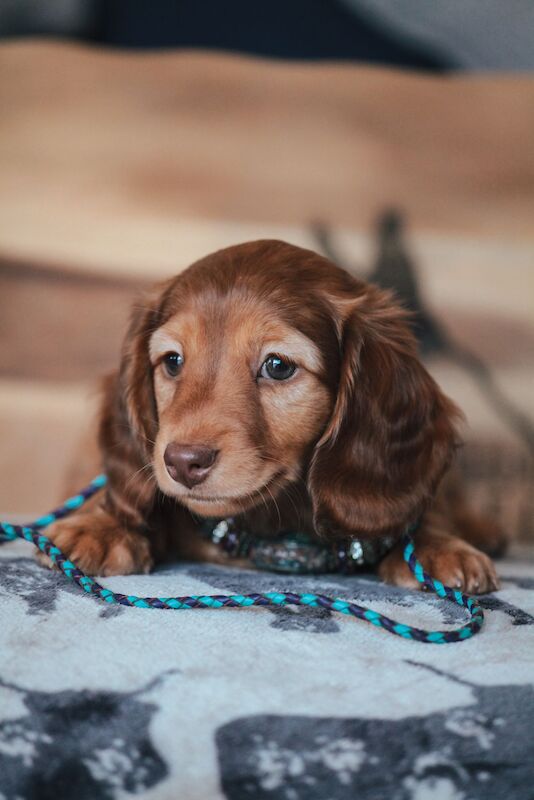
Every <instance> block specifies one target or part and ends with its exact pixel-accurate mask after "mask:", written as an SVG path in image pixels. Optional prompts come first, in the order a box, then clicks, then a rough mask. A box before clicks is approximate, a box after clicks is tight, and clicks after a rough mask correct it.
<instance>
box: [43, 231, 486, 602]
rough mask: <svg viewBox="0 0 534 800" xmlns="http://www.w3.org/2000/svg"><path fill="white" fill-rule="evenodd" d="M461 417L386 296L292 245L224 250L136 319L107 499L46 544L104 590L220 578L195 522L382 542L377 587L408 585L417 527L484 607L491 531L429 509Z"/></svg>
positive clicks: (107, 423) (451, 575) (156, 295)
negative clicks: (170, 572) (183, 575)
mask: <svg viewBox="0 0 534 800" xmlns="http://www.w3.org/2000/svg"><path fill="white" fill-rule="evenodd" d="M457 416H458V412H457V409H456V408H455V406H454V404H453V403H452V402H451V400H449V399H448V398H447V397H446V396H445V395H444V394H443V393H442V392H441V391H440V389H439V387H438V386H437V385H436V383H435V381H434V380H433V379H432V378H431V376H430V375H429V374H428V372H427V371H426V369H425V367H424V366H423V365H422V363H421V361H420V360H419V358H418V354H417V349H416V342H415V340H414V337H413V335H412V333H411V331H410V326H409V319H408V318H407V315H406V313H405V312H404V311H403V310H402V309H401V308H400V307H399V306H398V305H397V304H396V303H395V302H394V300H393V299H392V297H391V296H390V295H389V294H388V293H386V292H384V291H381V290H380V289H378V288H377V287H375V286H372V285H368V284H365V283H363V282H362V281H360V280H357V279H355V278H354V277H352V276H350V275H349V274H347V273H346V272H345V271H343V270H342V269H339V268H338V267H337V266H335V265H334V264H333V263H331V262H330V261H328V260H327V259H326V258H323V257H321V256H319V255H317V254H316V253H314V252H311V251H309V250H304V249H301V248H299V247H294V246H293V245H289V244H286V243H284V242H280V241H269V240H267V241H257V242H249V243H247V244H241V245H238V246H235V247H229V248H227V249H225V250H221V251H219V252H217V253H214V254H212V255H209V256H207V257H206V258H204V259H202V260H200V261H198V262H196V263H195V264H193V265H192V266H191V267H189V269H187V270H186V271H185V272H183V273H181V274H180V275H178V276H177V277H176V278H173V279H172V280H170V281H168V282H167V283H165V284H164V285H163V286H160V287H158V288H157V289H156V290H155V291H154V292H153V293H152V295H151V296H148V297H146V298H143V301H142V302H141V303H140V304H138V305H136V306H135V308H134V310H133V315H132V320H131V325H130V328H129V330H128V332H127V334H126V338H125V340H124V345H123V349H122V357H121V363H120V365H119V368H118V370H117V371H116V372H115V373H114V374H113V375H111V376H110V377H109V378H108V379H107V381H106V383H105V390H104V398H103V403H102V408H101V414H100V420H99V434H98V442H99V459H98V461H99V463H91V464H89V463H88V464H87V465H86V470H87V471H86V475H85V477H87V478H89V477H91V476H92V474H94V473H95V472H96V471H98V470H102V471H104V472H105V473H106V475H107V477H108V486H107V488H106V490H105V491H104V492H102V493H101V494H100V495H99V496H97V497H95V498H94V499H93V500H92V501H91V503H90V504H89V505H88V506H87V507H86V508H85V509H83V510H82V511H80V512H78V513H77V514H75V515H73V516H71V517H69V518H67V519H65V520H61V521H59V522H56V523H55V524H54V525H53V526H51V528H50V531H49V533H50V536H51V538H52V539H53V540H54V541H55V542H56V543H57V545H58V546H59V547H60V548H61V550H63V551H64V552H65V553H66V554H67V556H69V557H70V558H72V559H73V560H74V561H75V562H76V563H77V564H78V565H79V566H80V567H81V569H83V570H84V571H85V572H88V573H90V574H100V575H113V574H117V573H122V574H125V573H135V572H147V571H148V570H150V569H151V568H152V566H153V565H154V564H155V563H158V562H161V561H163V560H166V559H172V558H177V557H181V558H187V559H203V560H213V561H219V562H221V561H222V562H224V561H225V559H226V558H227V556H226V555H225V553H224V552H223V551H222V550H221V549H220V548H217V547H216V546H215V545H214V544H212V543H208V542H207V541H205V540H204V539H203V538H202V537H201V536H199V533H198V529H199V526H200V525H201V524H202V520H203V519H205V518H226V517H229V516H232V517H234V518H235V519H236V520H238V521H241V522H242V523H243V524H244V525H245V526H246V528H247V530H249V531H252V534H253V535H254V534H255V535H257V536H262V537H266V536H267V537H269V536H270V537H273V538H276V537H277V536H279V535H280V533H281V532H283V531H287V530H291V531H295V530H298V531H302V532H304V533H306V534H308V536H311V537H316V539H317V541H320V542H322V543H333V544H335V543H336V542H338V541H342V540H343V541H345V540H349V539H350V537H358V538H359V539H360V540H375V541H377V540H384V539H386V538H388V537H389V538H390V539H393V540H394V542H395V541H396V543H394V544H393V546H392V547H391V548H390V549H389V551H388V552H387V553H386V554H385V555H384V557H383V558H382V560H381V561H380V563H379V564H378V572H379V575H380V576H381V577H382V578H383V579H384V580H386V581H389V582H391V583H395V584H398V585H403V586H416V585H417V584H416V582H415V580H414V579H413V577H412V576H411V574H410V572H409V570H408V568H407V566H406V565H405V564H404V562H403V557H402V546H401V544H400V543H399V542H398V538H399V537H400V535H401V533H402V532H403V531H404V530H405V528H406V527H407V526H409V525H412V524H415V523H419V527H418V529H417V532H416V534H415V545H416V553H417V555H418V557H419V559H420V560H421V561H422V563H423V565H424V567H425V569H427V570H428V571H429V572H430V573H431V574H432V575H433V576H434V577H435V578H437V579H439V580H441V581H443V582H444V583H446V584H448V585H450V586H453V587H458V588H461V589H463V590H465V591H468V592H478V593H480V592H488V591H491V590H493V589H495V588H496V587H497V585H498V581H497V577H496V574H495V570H494V567H493V564H492V562H491V560H490V558H489V557H488V555H486V554H484V553H483V552H482V550H486V551H487V552H491V550H492V549H495V548H496V547H498V546H499V544H500V542H499V541H497V540H498V539H499V536H498V533H496V531H495V529H494V528H493V527H492V526H491V525H489V524H488V525H487V526H485V525H484V524H483V523H482V522H481V521H480V520H479V519H477V518H476V517H474V516H473V515H471V514H470V513H469V512H468V511H467V510H466V508H465V505H464V504H463V501H462V499H461V497H459V496H458V492H456V493H455V498H454V500H450V501H448V500H447V498H446V497H445V499H443V498H442V499H440V498H439V497H438V499H437V500H436V492H437V489H438V484H439V483H440V480H441V478H442V477H443V474H444V472H445V471H446V470H447V468H448V466H449V464H450V461H451V457H452V455H453V453H454V449H455V446H456V444H457V436H456V432H455V421H456V419H457ZM83 458H84V454H83V453H80V460H82V459H83ZM79 475H80V472H79V470H77V480H78V479H79ZM72 488H74V489H76V488H79V487H72ZM474 545H477V547H475V546H474ZM232 563H234V562H232ZM245 563H246V560H245Z"/></svg>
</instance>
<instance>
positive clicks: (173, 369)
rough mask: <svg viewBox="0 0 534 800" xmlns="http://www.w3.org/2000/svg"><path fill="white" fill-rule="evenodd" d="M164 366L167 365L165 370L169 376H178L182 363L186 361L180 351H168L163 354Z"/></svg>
mask: <svg viewBox="0 0 534 800" xmlns="http://www.w3.org/2000/svg"><path fill="white" fill-rule="evenodd" d="M162 363H163V366H164V367H165V372H166V373H167V375H168V376H169V378H176V376H177V375H178V373H179V372H180V370H181V369H182V365H183V363H184V359H183V356H181V355H180V353H166V354H165V355H164V356H163V362H162Z"/></svg>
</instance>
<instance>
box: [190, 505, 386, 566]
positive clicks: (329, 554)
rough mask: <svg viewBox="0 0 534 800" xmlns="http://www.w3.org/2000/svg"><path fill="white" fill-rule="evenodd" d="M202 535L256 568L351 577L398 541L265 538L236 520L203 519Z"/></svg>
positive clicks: (297, 535) (302, 535)
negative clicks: (239, 525)
mask: <svg viewBox="0 0 534 800" xmlns="http://www.w3.org/2000/svg"><path fill="white" fill-rule="evenodd" d="M200 533H201V535H202V536H203V537H204V538H205V539H206V540H207V541H209V542H210V543H211V544H214V545H216V546H217V547H220V548H221V550H223V551H224V552H225V553H226V554H227V555H228V556H229V557H230V558H241V559H247V560H248V561H250V564H251V566H252V567H255V568H256V569H262V570H269V571H272V572H286V573H294V574H305V573H325V572H342V573H346V574H351V573H353V572H357V571H358V570H360V569H362V568H363V567H374V566H376V564H377V563H378V562H379V561H380V560H381V559H382V558H383V557H384V556H385V555H386V554H387V553H388V552H389V551H390V550H391V548H392V547H393V545H394V544H395V542H396V541H397V540H396V538H395V537H393V536H386V537H382V538H381V539H376V540H371V541H367V540H365V539H358V538H356V537H351V538H347V539H340V540H339V541H337V542H333V543H331V544H325V543H323V542H320V541H318V540H316V539H313V538H312V537H311V536H309V535H308V534H305V533H300V532H298V531H286V532H283V533H282V534H280V536H278V537H277V538H276V539H262V538H258V537H256V536H254V535H253V534H251V533H250V532H248V531H246V530H242V529H240V528H238V527H237V525H236V522H235V520H234V518H233V517H226V518H225V519H213V518H207V519H204V520H203V522H202V523H201V525H200Z"/></svg>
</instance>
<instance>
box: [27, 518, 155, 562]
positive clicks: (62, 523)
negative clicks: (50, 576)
mask: <svg viewBox="0 0 534 800" xmlns="http://www.w3.org/2000/svg"><path fill="white" fill-rule="evenodd" d="M44 532H45V533H46V535H47V536H48V537H49V538H50V539H51V540H52V541H53V543H54V544H55V545H56V546H57V547H59V549H60V550H61V552H62V553H64V554H65V555H66V556H67V558H69V559H70V560H71V561H73V562H74V564H76V566H77V567H79V568H80V569H81V570H82V571H83V572H85V573H86V574H87V575H129V574H132V573H143V572H144V573H146V572H150V570H151V569H152V566H153V559H152V555H151V552H150V544H149V541H148V539H147V538H146V537H145V536H143V535H141V534H140V533H135V532H133V531H128V530H126V529H125V528H122V527H121V526H120V524H119V523H118V522H117V521H116V520H114V519H113V517H111V516H110V515H109V514H107V513H106V512H104V511H101V510H97V511H95V512H94V513H90V514H78V515H77V516H73V517H70V518H68V519H62V520H59V521H58V522H55V523H54V524H53V525H50V527H49V528H47V529H46V530H45V531H44ZM38 561H39V562H40V563H41V564H43V565H44V566H48V567H50V566H53V564H52V562H51V561H50V559H49V558H48V557H47V556H45V555H44V554H43V553H39V554H38Z"/></svg>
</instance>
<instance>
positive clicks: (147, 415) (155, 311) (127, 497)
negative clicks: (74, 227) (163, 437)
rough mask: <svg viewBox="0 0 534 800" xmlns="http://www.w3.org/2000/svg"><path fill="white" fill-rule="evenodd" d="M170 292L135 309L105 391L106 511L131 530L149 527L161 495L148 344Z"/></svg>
mask: <svg viewBox="0 0 534 800" xmlns="http://www.w3.org/2000/svg"><path fill="white" fill-rule="evenodd" d="M164 288H165V287H157V288H156V289H155V290H154V291H153V292H152V293H151V294H148V295H146V296H144V297H142V298H140V300H139V301H138V303H137V304H136V305H135V306H134V308H133V312H132V315H131V319H130V325H129V328H128V331H127V333H126V336H125V337H124V341H123V346H122V353H121V363H120V367H119V370H118V371H117V372H116V373H114V374H113V375H110V376H109V377H108V378H107V379H106V382H105V385H104V397H103V403H102V411H101V419H100V432H99V443H100V448H101V451H102V457H103V467H104V471H105V473H106V475H107V478H108V485H107V491H106V505H107V507H108V510H110V511H111V512H112V513H113V514H114V515H115V516H117V517H118V518H120V519H121V521H122V522H123V523H124V524H125V525H126V526H128V527H136V528H139V527H144V526H145V525H146V520H147V516H148V513H149V511H150V509H151V507H152V503H153V499H154V494H155V480H154V479H153V476H152V473H151V468H150V464H151V461H152V451H153V444H154V440H155V438H156V433H157V426H158V420H157V410H156V401H155V397H154V389H153V383H152V370H151V367H150V358H149V352H148V342H149V338H150V334H151V333H152V332H153V331H154V330H155V329H156V328H157V327H158V326H159V324H160V317H161V304H162V298H163V297H164Z"/></svg>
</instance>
